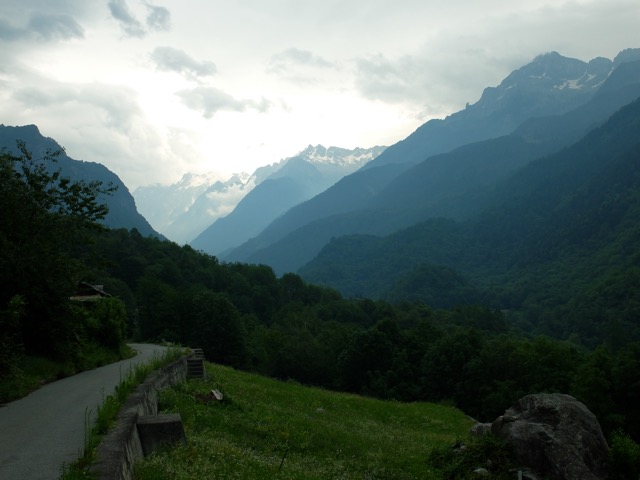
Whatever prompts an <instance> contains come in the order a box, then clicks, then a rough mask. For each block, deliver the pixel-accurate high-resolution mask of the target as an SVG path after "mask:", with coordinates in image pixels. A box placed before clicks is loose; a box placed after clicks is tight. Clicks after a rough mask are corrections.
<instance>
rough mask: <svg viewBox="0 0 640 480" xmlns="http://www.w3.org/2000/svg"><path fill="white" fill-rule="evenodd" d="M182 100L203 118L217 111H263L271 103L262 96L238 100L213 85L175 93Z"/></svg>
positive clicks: (266, 109) (265, 110) (211, 115)
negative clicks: (258, 98) (258, 99)
mask: <svg viewBox="0 0 640 480" xmlns="http://www.w3.org/2000/svg"><path fill="white" fill-rule="evenodd" d="M177 95H178V97H180V99H181V100H182V102H183V103H184V104H185V105H186V106H187V107H189V108H191V109H193V110H197V111H199V112H201V113H202V115H203V116H204V117H205V118H212V117H213V116H214V115H215V114H216V113H217V112H219V111H223V110H224V111H230V112H243V111H245V110H248V109H253V110H256V111H258V112H260V113H265V112H267V111H268V110H269V108H270V107H271V103H270V102H269V101H268V100H267V99H265V98H262V99H261V100H260V101H255V100H250V99H247V100H238V99H236V98H234V97H232V96H231V95H229V94H228V93H226V92H223V91H222V90H220V89H217V88H214V87H196V88H194V89H192V90H182V91H180V92H178V93H177Z"/></svg>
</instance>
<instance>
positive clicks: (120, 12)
mask: <svg viewBox="0 0 640 480" xmlns="http://www.w3.org/2000/svg"><path fill="white" fill-rule="evenodd" d="M108 5H109V10H110V11H111V16H112V17H113V18H115V19H116V20H117V21H118V22H119V23H120V26H121V27H122V29H123V30H124V32H125V33H126V34H127V35H128V36H130V37H144V36H145V35H146V33H147V32H146V31H145V30H144V28H143V27H142V24H141V23H140V21H139V20H138V19H137V18H136V17H135V16H134V15H133V13H132V12H131V10H129V6H128V5H127V2H126V0H109V4H108Z"/></svg>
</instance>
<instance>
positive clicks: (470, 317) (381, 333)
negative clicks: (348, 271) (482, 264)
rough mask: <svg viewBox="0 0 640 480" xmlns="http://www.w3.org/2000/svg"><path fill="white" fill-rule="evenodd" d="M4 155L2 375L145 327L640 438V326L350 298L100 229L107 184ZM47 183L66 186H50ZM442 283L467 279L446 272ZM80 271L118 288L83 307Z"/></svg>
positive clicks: (279, 372)
mask: <svg viewBox="0 0 640 480" xmlns="http://www.w3.org/2000/svg"><path fill="white" fill-rule="evenodd" d="M605 132H606V130H603V134H604V133H605ZM0 158H1V159H2V167H3V168H2V177H1V178H2V182H3V183H2V187H3V192H5V195H4V196H3V202H4V203H3V211H5V212H10V213H11V215H3V217H2V223H0V227H1V228H0V233H1V234H2V236H1V237H0V239H1V241H2V257H1V261H2V264H3V268H2V270H1V271H2V277H1V279H0V280H1V282H2V284H1V285H2V289H1V290H0V291H1V292H2V298H1V301H2V304H1V310H0V322H1V325H0V327H1V328H0V334H1V335H2V336H1V337H0V339H1V341H2V345H3V350H2V353H3V356H2V358H1V359H0V360H1V362H0V368H1V369H0V375H1V376H2V379H0V380H2V381H4V380H5V379H7V378H16V377H17V378H19V377H20V375H22V373H21V372H22V371H21V359H22V358H26V357H28V356H34V355H38V356H44V357H47V358H51V359H54V360H58V361H64V362H70V363H71V364H72V365H75V366H76V368H87V367H90V365H88V364H87V359H88V358H89V357H88V354H90V353H91V352H92V351H93V350H95V349H96V348H103V349H112V350H114V349H115V350H117V349H118V348H119V346H120V345H121V343H122V341H123V339H124V338H126V337H134V338H136V339H140V340H146V341H160V340H165V341H171V342H179V343H182V344H185V345H190V346H200V347H202V348H204V350H205V352H206V354H207V358H209V359H210V360H212V361H214V362H218V363H222V364H226V365H231V366H233V367H235V368H240V369H245V370H250V371H255V372H258V373H262V374H266V375H270V376H274V377H277V378H283V379H288V378H290V379H295V380H297V381H300V382H303V383H306V384H313V385H320V386H323V387H325V388H331V389H336V390H344V391H350V392H357V393H361V394H365V395H370V396H376V397H381V398H393V399H397V400H403V401H414V400H429V401H450V402H453V403H454V404H455V405H456V406H458V407H459V408H461V409H462V410H463V411H465V412H466V413H468V414H470V415H472V416H474V417H475V418H478V419H485V420H489V419H492V418H493V417H495V416H496V415H497V414H499V413H501V412H502V411H504V409H505V408H506V407H508V406H509V405H510V404H511V403H512V402H513V401H514V400H516V399H517V398H519V397H521V396H522V395H524V394H526V393H532V392H540V391H548V392H555V391H559V392H565V393H567V392H568V393H572V394H574V395H576V396H577V397H578V398H580V399H581V400H583V401H584V402H585V403H586V404H587V405H588V406H589V408H590V409H592V410H593V411H594V412H595V413H596V414H597V415H598V417H599V419H600V421H601V423H602V424H603V426H604V428H605V430H606V431H607V432H611V431H612V430H613V429H615V428H618V427H624V428H625V429H627V430H628V431H629V433H631V434H632V435H634V436H635V437H636V438H638V436H640V431H638V430H637V425H638V424H637V422H635V421H634V420H635V419H636V418H638V416H639V415H640V409H639V407H638V405H640V390H638V389H636V388H635V387H633V385H640V378H639V377H638V376H639V375H640V368H636V367H637V366H638V364H639V362H640V344H639V343H634V342H629V340H630V339H631V337H630V336H629V335H627V336H626V337H625V338H624V340H625V341H624V342H620V343H617V344H615V343H613V342H611V341H610V340H611V339H610V338H605V337H602V338H600V337H597V336H594V337H593V338H592V340H594V341H595V342H596V343H598V345H599V346H598V348H596V349H595V350H589V349H586V348H584V347H583V346H580V345H578V344H574V343H570V342H567V341H560V340H555V339H552V338H550V337H543V336H528V335H522V332H515V331H514V328H513V327H514V326H513V325H512V324H510V322H509V318H508V316H505V313H504V312H502V311H500V310H498V309H495V308H492V307H488V306H481V305H478V306H474V305H468V306H459V307H451V308H447V309H438V308H433V307H430V306H429V305H427V304H425V303H422V302H403V303H397V304H394V303H390V302H386V301H382V300H369V299H365V298H359V299H347V298H344V297H342V296H341V295H340V294H339V293H338V292H337V291H335V290H333V289H330V288H327V287H320V286H315V285H311V284H308V283H306V282H304V281H303V280H302V279H301V278H300V277H299V276H297V275H294V274H287V275H284V276H282V277H277V276H276V275H275V274H274V272H273V270H272V269H271V268H269V267H266V266H260V265H247V264H239V263H230V264H227V263H220V262H219V261H218V260H217V259H216V258H215V257H211V256H208V255H205V254H202V253H199V252H196V251H195V250H193V249H192V248H191V247H189V246H183V247H180V246H178V245H176V244H174V243H171V242H167V241H163V240H160V239H157V238H153V237H143V236H142V235H140V233H139V232H137V231H136V230H132V231H127V230H124V229H121V230H108V229H104V228H103V227H100V226H99V225H98V224H97V223H95V221H96V220H98V219H99V218H100V217H101V216H102V215H104V214H105V213H106V211H105V210H106V209H105V206H104V205H102V204H100V203H99V202H96V201H95V198H96V194H97V193H98V192H99V191H103V190H104V189H103V187H102V186H101V185H99V184H92V185H83V184H76V183H69V182H67V180H65V179H64V178H59V177H53V178H52V177H51V176H50V175H49V174H47V173H46V171H45V170H44V168H40V167H37V166H36V167H35V169H34V168H33V167H34V165H32V164H31V163H30V160H29V159H30V154H29V153H28V152H27V151H26V150H25V151H23V154H22V156H21V157H14V156H12V155H8V154H3V155H2V157H0ZM23 167H24V168H23ZM25 168H26V169H25ZM51 180H54V181H53V182H51ZM43 181H44V184H46V185H50V186H53V187H54V188H52V189H49V190H46V191H45V190H43V189H42V188H41V187H42V185H43V183H42V182H43ZM72 185H77V186H72ZM105 193H108V192H105ZM442 228H443V230H448V231H453V230H451V229H450V228H449V227H448V226H447V225H443V226H442ZM36 247H37V248H36ZM438 277H439V278H442V279H443V283H444V284H446V283H447V282H449V283H450V284H463V283H464V282H463V281H462V280H460V279H459V278H458V277H457V276H456V275H455V273H453V272H450V271H447V270H446V269H443V270H442V271H440V272H438ZM623 279H624V277H622V278H621V279H620V280H622V281H620V282H619V283H617V284H616V283H611V284H609V286H608V288H609V290H608V291H607V292H606V297H602V299H603V300H605V301H603V302H602V303H601V305H602V308H603V310H602V311H603V312H606V311H607V310H606V309H607V305H608V304H607V302H606V300H613V299H614V298H616V296H618V295H622V294H624V293H625V290H624V288H627V287H630V286H632V285H631V284H629V283H628V282H626V281H624V280H623ZM78 281H83V282H86V283H87V284H90V285H102V286H103V288H104V291H105V292H107V293H109V294H111V295H113V297H109V298H103V299H101V300H98V301H97V302H96V303H92V304H88V305H78V304H77V303H75V302H73V301H72V300H71V299H70V297H71V296H73V294H74V292H75V286H76V282H78ZM445 290H446V288H443V291H445ZM481 300H482V299H481V298H479V301H481ZM630 307H631V306H630ZM614 308H616V307H614V306H613V305H611V308H610V309H609V310H608V311H609V312H610V313H611V314H614V313H615V310H614ZM567 328H569V329H573V328H575V329H576V331H578V329H579V328H580V326H579V325H573V324H571V323H568V324H567ZM578 333H580V332H579V331H578ZM599 333H600V332H598V331H596V332H595V335H598V334H599ZM602 378H606V379H607V382H602V381H601V379H602ZM0 383H1V382H0Z"/></svg>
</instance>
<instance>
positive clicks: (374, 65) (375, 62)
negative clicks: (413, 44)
mask: <svg viewBox="0 0 640 480" xmlns="http://www.w3.org/2000/svg"><path fill="white" fill-rule="evenodd" d="M355 65H356V78H355V85H356V88H357V89H358V90H359V92H360V93H361V94H362V95H363V96H364V97H366V98H369V99H371V100H382V101H384V102H389V103H399V102H404V101H406V100H407V99H408V98H410V97H411V96H412V93H413V92H411V90H412V80H415V77H416V72H417V70H418V66H417V65H416V64H415V62H414V60H413V58H412V57H410V56H405V57H402V58H400V59H397V60H395V61H391V60H389V59H387V58H386V57H385V56H383V55H381V54H378V55H375V56H369V57H363V58H358V59H356V60H355Z"/></svg>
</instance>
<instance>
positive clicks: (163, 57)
mask: <svg viewBox="0 0 640 480" xmlns="http://www.w3.org/2000/svg"><path fill="white" fill-rule="evenodd" d="M151 59H152V60H153V61H154V62H155V64H156V66H157V67H158V69H160V70H166V71H172V72H177V73H180V74H182V75H186V76H188V77H190V76H194V77H205V76H208V75H213V74H215V73H216V71H217V68H216V66H215V64H214V63H213V62H207V61H204V62H198V61H197V60H195V59H194V58H192V57H191V56H189V55H188V54H187V53H185V52H184V51H182V50H178V49H177V48H172V47H157V48H156V49H155V50H154V51H153V52H152V53H151Z"/></svg>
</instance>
